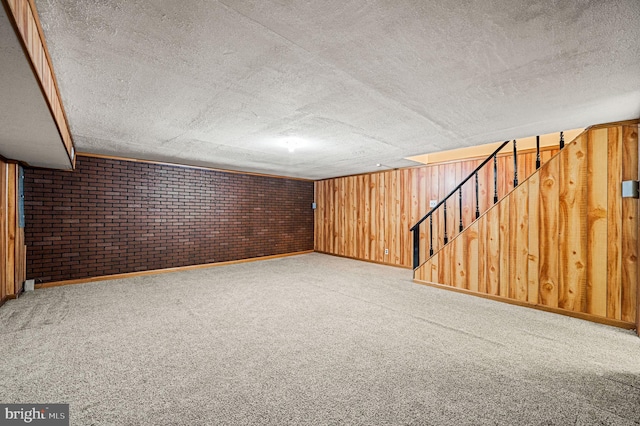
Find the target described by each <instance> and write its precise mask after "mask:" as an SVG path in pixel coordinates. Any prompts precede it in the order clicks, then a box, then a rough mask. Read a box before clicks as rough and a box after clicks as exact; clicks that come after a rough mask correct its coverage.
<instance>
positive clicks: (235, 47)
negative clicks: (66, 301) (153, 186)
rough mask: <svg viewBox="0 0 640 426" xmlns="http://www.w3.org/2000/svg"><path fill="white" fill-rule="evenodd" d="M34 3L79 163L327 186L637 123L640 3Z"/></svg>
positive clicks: (525, 0) (73, 0)
mask: <svg viewBox="0 0 640 426" xmlns="http://www.w3.org/2000/svg"><path fill="white" fill-rule="evenodd" d="M36 5H37V7H38V11H39V14H40V19H41V22H42V26H43V28H44V31H45V35H46V39H47V43H48V45H49V50H50V53H51V56H52V59H53V65H54V69H55V71H56V74H57V77H58V81H59V86H60V90H61V92H62V98H63V102H64V105H65V108H66V110H67V115H68V118H69V121H70V127H71V131H72V134H73V137H74V140H75V144H76V148H77V151H80V152H83V151H84V152H92V153H102V154H113V155H119V156H130V157H135V158H142V159H151V160H164V161H172V162H178V163H183V164H194V165H207V166H213V167H219V168H226V169H233V170H243V171H252V172H262V173H270V174H278V175H287V176H296V177H305V178H312V179H318V178H325V177H333V176H340V175H346V174H353V173H360V172H366V171H372V170H375V169H376V163H382V164H384V165H385V166H386V167H400V166H406V165H411V164H414V163H412V162H410V161H408V160H405V159H404V158H405V157H408V156H413V155H418V154H423V153H428V152H434V151H441V150H446V149H452V148H459V147H464V146H471V145H477V144H483V143H489V142H495V141H498V140H503V139H512V138H519V137H523V136H531V135H535V134H541V133H550V132H554V131H558V130H562V129H572V128H578V127H584V126H587V125H590V124H597V123H602V122H608V121H617V120H624V119H631V118H637V117H638V116H640V25H639V24H638V23H639V22H640V1H638V0H617V1H601V0H594V1H586V0H585V1H579V0H575V1H553V2H531V1H528V0H517V1H514V0H487V1H481V2H471V1H461V0H439V1H429V2H425V1H422V0H395V1H386V0H354V1H344V0H324V1H310V0H306V1H291V0H253V1H251V0H244V1H243V0H221V1H189V2H177V1H174V0H158V1H149V0H120V1H107V2H105V1H99V0H91V1H87V0H36ZM287 143H292V144H294V145H295V149H294V152H293V153H290V152H289V151H288V149H287Z"/></svg>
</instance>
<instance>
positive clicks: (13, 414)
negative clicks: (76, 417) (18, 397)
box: [0, 404, 69, 426]
mask: <svg viewBox="0 0 640 426" xmlns="http://www.w3.org/2000/svg"><path fill="white" fill-rule="evenodd" d="M4 425H39V426H69V404H0V426H4Z"/></svg>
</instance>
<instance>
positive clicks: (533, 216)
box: [527, 159, 540, 304]
mask: <svg viewBox="0 0 640 426" xmlns="http://www.w3.org/2000/svg"><path fill="white" fill-rule="evenodd" d="M534 161H535V159H534ZM534 165H535V163H534ZM528 183H529V200H528V202H529V209H528V218H527V219H528V221H529V223H532V224H536V223H538V221H539V220H540V216H539V214H540V173H534V174H533V175H532V176H531V177H530V178H529V182H528ZM528 229H529V235H528V243H529V244H528V247H527V250H528V255H527V262H528V264H527V302H529V303H534V304H535V303H538V301H539V297H540V290H539V288H540V275H539V272H540V240H539V238H538V236H539V234H538V228H537V227H536V226H528Z"/></svg>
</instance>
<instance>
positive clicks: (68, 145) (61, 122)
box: [4, 0, 75, 164]
mask: <svg viewBox="0 0 640 426" xmlns="http://www.w3.org/2000/svg"><path fill="white" fill-rule="evenodd" d="M4 1H5V2H6V4H7V6H8V8H7V9H8V11H9V12H10V14H11V18H13V21H14V23H15V25H16V28H17V29H18V36H19V37H18V38H20V39H21V41H22V43H23V46H24V48H25V51H26V53H27V55H28V57H29V59H30V62H31V65H32V67H33V70H34V72H35V74H36V77H37V79H38V81H39V83H40V87H41V89H42V92H43V94H44V97H45V99H46V101H47V105H48V106H49V110H50V111H51V115H52V116H53V119H54V122H55V123H56V126H57V128H58V132H59V133H60V137H61V139H62V143H63V145H64V148H65V150H66V151H67V155H68V156H69V159H70V160H71V163H72V164H74V161H75V158H74V153H73V149H72V148H73V140H72V137H71V133H70V131H69V126H68V121H67V117H66V114H65V111H64V107H63V106H62V100H61V98H60V91H59V90H58V84H57V82H56V78H55V74H54V72H53V67H52V65H51V58H50V57H49V52H48V50H47V44H46V42H45V39H44V33H43V31H42V28H41V26H40V20H39V19H38V14H37V12H36V8H35V4H34V3H33V0H4Z"/></svg>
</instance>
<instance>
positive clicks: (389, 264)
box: [314, 250, 412, 269]
mask: <svg viewBox="0 0 640 426" xmlns="http://www.w3.org/2000/svg"><path fill="white" fill-rule="evenodd" d="M314 251H315V252H316V253H320V254H328V255H329V256H335V257H342V258H344V259H352V260H359V261H361V262H369V263H375V264H377V265H384V266H393V267H395V268H402V269H412V268H411V266H404V265H396V264H395V263H386V262H379V261H377V260H369V259H360V258H359V257H351V256H345V255H342V254H335V253H329V252H326V251H320V250H314Z"/></svg>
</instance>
